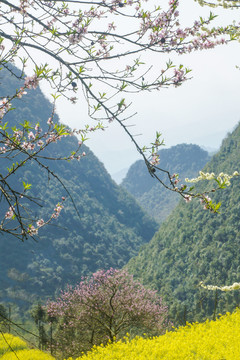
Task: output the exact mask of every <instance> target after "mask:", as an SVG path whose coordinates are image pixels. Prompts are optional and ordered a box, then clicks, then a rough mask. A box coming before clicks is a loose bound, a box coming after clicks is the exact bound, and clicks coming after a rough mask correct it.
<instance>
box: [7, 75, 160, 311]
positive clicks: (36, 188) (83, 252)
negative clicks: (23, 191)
mask: <svg viewBox="0 0 240 360" xmlns="http://www.w3.org/2000/svg"><path fill="white" fill-rule="evenodd" d="M0 82H1V88H0V95H4V96H6V95H7V94H9V95H10V94H13V93H15V90H16V88H19V87H20V84H19V82H18V80H17V79H16V78H14V77H13V76H10V75H9V72H5V71H3V70H2V71H1V79H0ZM15 105H17V106H16V107H17V110H13V111H11V112H10V113H9V114H7V115H6V120H7V121H8V126H11V127H12V126H14V125H15V124H17V123H19V122H23V121H24V120H28V121H30V123H33V124H36V123H37V122H39V124H40V127H42V128H43V129H44V128H46V126H47V120H48V118H49V116H50V115H51V112H52V107H51V105H50V103H49V102H48V101H47V100H46V98H45V97H44V96H43V94H42V93H41V91H40V90H39V89H36V90H28V94H27V95H25V96H24V97H23V98H22V99H17V100H16V102H15ZM79 120H81V119H79ZM79 127H80V128H81V123H79ZM77 142H78V140H77V138H76V137H66V138H63V139H61V141H59V142H58V143H57V144H53V145H51V146H49V147H48V148H47V149H46V150H45V153H44V155H45V156H46V157H48V156H51V157H63V156H66V155H67V154H70V153H71V151H72V150H75V148H76V145H77ZM82 151H84V152H85V153H86V156H83V157H82V158H81V160H80V161H77V160H74V161H71V162H67V161H50V160H47V159H46V160H44V159H43V161H45V165H47V166H49V168H50V169H51V170H52V171H53V172H54V173H55V174H56V175H57V176H58V177H59V178H60V179H61V180H62V181H63V183H64V184H65V186H66V188H67V189H68V191H69V192H70V194H71V196H72V198H73V200H74V202H75V204H76V207H77V210H78V212H79V215H80V216H78V215H77V213H76V210H75V209H74V207H73V204H72V202H71V200H70V198H69V196H68V194H67V193H66V192H65V190H64V189H63V187H62V186H61V184H60V183H59V182H58V181H57V180H56V179H54V178H53V177H52V176H50V177H49V175H48V173H47V172H44V170H43V169H42V168H41V167H38V166H36V164H35V163H34V162H30V161H29V162H28V165H25V166H24V167H23V170H22V171H20V169H19V170H18V175H15V179H14V182H15V186H17V185H16V184H17V183H18V184H19V186H20V185H21V186H22V181H25V182H26V181H27V182H28V183H30V184H32V189H31V190H30V192H29V194H30V195H32V196H34V197H36V198H37V199H38V202H40V203H41V205H42V207H40V208H39V207H38V206H36V205H35V204H34V202H33V203H32V210H33V211H34V213H33V215H34V217H36V218H38V219H40V218H43V219H48V217H49V216H51V214H52V212H53V209H54V207H55V205H56V204H57V203H58V202H59V201H61V198H62V196H65V197H66V201H65V202H64V208H63V210H62V212H61V215H60V216H59V218H58V219H56V220H55V221H52V222H51V224H50V225H49V226H47V227H43V228H42V229H40V230H39V237H38V238H37V239H36V240H37V241H34V240H28V241H25V242H21V241H20V240H18V239H16V238H13V237H12V238H11V237H10V236H7V235H6V234H4V235H3V234H1V236H0V283H1V288H0V299H1V301H12V302H18V303H20V300H23V301H24V302H27V303H29V304H30V303H32V302H33V301H36V300H37V298H38V297H45V296H51V295H52V294H54V292H55V291H56V290H57V289H59V288H61V289H62V288H64V287H65V286H66V284H68V283H70V284H75V283H76V282H78V281H79V280H80V278H81V276H82V275H86V274H88V273H91V272H93V271H96V270H97V269H100V268H103V269H108V268H110V267H115V268H120V267H122V266H123V265H125V264H126V263H127V261H128V260H129V259H130V258H131V257H132V256H134V255H136V254H137V251H138V250H139V248H140V246H141V245H142V244H144V243H146V242H148V241H149V240H150V239H151V238H152V236H153V234H154V232H155V231H156V230H157V224H156V223H155V222H154V221H153V220H151V219H150V218H149V217H148V216H147V215H146V214H145V213H144V211H143V210H142V209H141V208H140V206H139V205H138V204H137V202H136V201H135V200H134V198H133V197H131V196H130V195H128V194H127V193H126V191H125V190H123V189H122V188H120V187H119V186H117V185H116V184H115V183H114V182H113V181H112V179H111V177H110V175H109V174H108V173H107V172H106V170H105V168H104V166H103V164H102V163H100V162H99V161H98V159H97V158H96V156H94V154H93V153H92V152H91V151H90V149H89V148H87V147H86V146H83V148H82ZM6 164H7V159H3V158H2V159H1V167H2V169H3V166H6ZM39 199H40V200H39ZM3 214H4V213H3Z"/></svg>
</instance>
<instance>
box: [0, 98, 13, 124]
mask: <svg viewBox="0 0 240 360" xmlns="http://www.w3.org/2000/svg"><path fill="white" fill-rule="evenodd" d="M11 106H12V105H11V104H10V102H9V100H8V99H7V98H4V99H2V100H0V120H1V119H2V118H3V117H4V115H5V114H6V113H7V112H8V111H9V110H10V109H11Z"/></svg>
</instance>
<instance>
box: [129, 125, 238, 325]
mask: <svg viewBox="0 0 240 360" xmlns="http://www.w3.org/2000/svg"><path fill="white" fill-rule="evenodd" d="M239 139H240V125H238V126H237V128H236V129H235V130H234V132H233V133H232V134H230V135H228V137H227V138H226V139H225V140H224V141H223V143H222V146H221V149H220V151H219V152H218V153H217V154H216V155H214V156H213V158H212V159H211V161H210V162H209V163H208V164H207V165H206V166H205V168H204V171H206V172H214V173H215V174H218V173H220V172H222V171H223V172H225V173H229V174H230V173H233V172H234V171H235V170H238V171H239V168H240V142H239ZM239 182H240V180H239V177H237V178H234V179H232V185H231V186H230V187H227V188H226V189H224V190H222V191H218V192H215V193H214V196H212V195H211V197H212V198H213V199H214V200H215V201H217V202H219V201H220V202H222V206H221V208H220V214H216V213H211V212H209V211H206V210H204V209H203V207H202V205H201V204H199V201H194V200H193V201H191V202H190V203H185V202H184V201H181V202H180V203H179V205H178V206H177V207H176V208H175V210H174V211H173V212H172V214H171V215H170V216H169V218H168V219H167V221H165V222H164V223H163V224H162V225H161V227H160V229H159V231H158V232H157V233H156V234H155V236H154V237H153V239H152V240H151V242H150V243H149V244H147V245H145V246H144V247H143V248H142V249H141V251H140V252H139V254H138V256H137V257H135V258H133V259H131V260H130V262H129V263H128V265H127V268H128V269H129V271H130V272H131V273H133V274H134V275H135V276H136V277H137V278H139V279H141V281H142V282H143V283H144V284H147V285H148V286H152V287H153V288H157V289H158V291H159V292H160V294H161V295H162V296H163V298H164V300H165V301H166V302H167V303H168V304H169V305H170V310H171V315H172V317H173V318H174V319H175V321H178V322H179V323H181V322H184V321H185V320H188V321H192V320H195V321H196V320H198V319H201V320H202V319H203V318H205V317H206V316H210V317H211V316H213V317H214V315H215V314H217V313H219V312H223V311H226V310H232V309H233V308H234V307H236V306H239V303H240V294H239V291H234V292H231V293H222V292H220V291H214V292H211V291H208V290H205V289H202V288H199V286H198V284H199V282H200V281H203V282H204V284H215V285H219V286H221V285H230V284H232V283H233V282H236V281H239V279H240V265H239V264H240V253H239V251H238V250H239V243H240V192H239ZM201 186H202V189H203V186H206V183H204V184H202V185H201Z"/></svg>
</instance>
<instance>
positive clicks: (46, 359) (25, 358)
mask: <svg viewBox="0 0 240 360" xmlns="http://www.w3.org/2000/svg"><path fill="white" fill-rule="evenodd" d="M16 355H17V357H16ZM16 355H15V354H14V352H11V353H7V354H5V355H4V357H3V358H1V357H0V359H3V360H17V359H19V360H54V358H53V357H52V356H51V355H49V354H46V353H44V352H43V351H40V350H35V349H34V350H19V351H16Z"/></svg>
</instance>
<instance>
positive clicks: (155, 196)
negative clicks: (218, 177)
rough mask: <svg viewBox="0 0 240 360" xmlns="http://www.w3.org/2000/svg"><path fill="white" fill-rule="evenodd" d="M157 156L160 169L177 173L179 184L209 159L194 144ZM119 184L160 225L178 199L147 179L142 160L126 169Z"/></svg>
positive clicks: (160, 176)
mask: <svg viewBox="0 0 240 360" xmlns="http://www.w3.org/2000/svg"><path fill="white" fill-rule="evenodd" d="M159 156H160V165H159V166H160V168H161V169H165V170H167V171H169V172H170V174H173V173H176V174H179V179H180V180H181V181H182V182H184V179H185V178H186V177H188V178H192V177H194V176H196V175H197V174H198V171H199V170H200V169H202V168H203V166H204V165H206V163H207V162H208V161H209V160H210V156H209V155H208V153H207V151H205V150H203V149H201V148H200V146H198V145H194V144H179V145H176V146H172V147H171V148H169V149H161V150H160V151H159ZM157 175H158V176H159V178H160V179H161V180H163V181H164V182H165V183H166V184H167V183H168V178H167V175H166V174H164V173H162V172H160V171H157ZM121 185H122V186H123V187H124V188H125V189H126V190H127V191H128V192H129V193H130V194H132V195H133V196H134V197H135V198H136V200H137V201H138V202H139V204H140V205H141V206H142V207H143V209H145V210H146V211H147V213H148V214H149V215H150V216H152V217H154V219H155V220H156V221H157V222H158V223H162V222H163V221H164V220H165V219H166V218H167V217H168V215H169V214H170V213H171V211H172V210H173V209H174V208H175V206H176V205H177V204H178V202H179V197H178V196H176V194H175V193H174V192H171V191H169V190H167V189H166V188H164V187H163V186H160V184H159V182H158V181H156V179H155V178H153V177H151V176H149V172H148V170H147V167H146V165H145V163H144V161H143V160H138V161H136V162H135V163H134V164H133V165H132V166H131V167H130V168H129V170H128V173H127V175H126V177H125V178H124V179H123V181H122V183H121Z"/></svg>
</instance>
